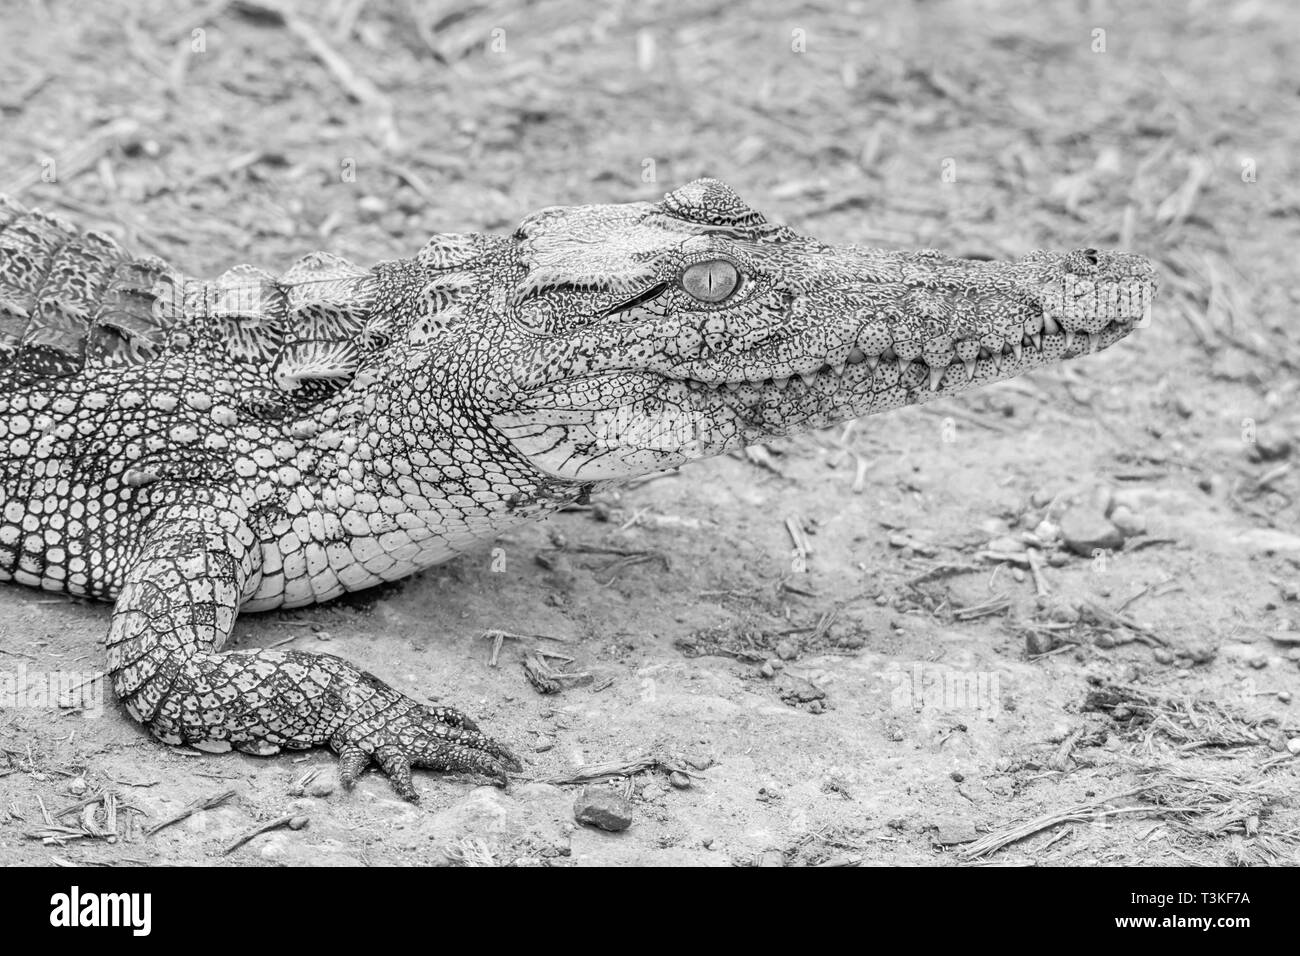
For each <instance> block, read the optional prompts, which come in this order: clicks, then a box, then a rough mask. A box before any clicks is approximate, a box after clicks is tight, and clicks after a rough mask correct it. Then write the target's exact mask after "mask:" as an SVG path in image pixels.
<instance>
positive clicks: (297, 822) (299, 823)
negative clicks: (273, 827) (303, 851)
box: [289, 817, 311, 830]
mask: <svg viewBox="0 0 1300 956" xmlns="http://www.w3.org/2000/svg"><path fill="white" fill-rule="evenodd" d="M309 823H311V818H310V817H294V818H293V819H292V820H290V821H289V829H290V830H304V829H306V828H307V824H309Z"/></svg>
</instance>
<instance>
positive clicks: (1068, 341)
mask: <svg viewBox="0 0 1300 956" xmlns="http://www.w3.org/2000/svg"><path fill="white" fill-rule="evenodd" d="M1073 344H1074V333H1073V332H1071V331H1070V330H1069V329H1066V330H1065V350H1066V351H1067V352H1068V351H1070V346H1072V345H1073Z"/></svg>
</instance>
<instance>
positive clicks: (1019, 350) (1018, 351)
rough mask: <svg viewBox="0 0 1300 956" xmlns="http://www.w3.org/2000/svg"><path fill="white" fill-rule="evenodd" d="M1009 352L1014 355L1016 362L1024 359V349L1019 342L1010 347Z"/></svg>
mask: <svg viewBox="0 0 1300 956" xmlns="http://www.w3.org/2000/svg"><path fill="white" fill-rule="evenodd" d="M1011 351H1012V353H1013V354H1014V355H1015V357H1016V361H1017V362H1019V361H1020V360H1021V358H1023V357H1024V354H1025V347H1024V345H1022V344H1021V343H1020V342H1015V343H1013V344H1012V346H1011Z"/></svg>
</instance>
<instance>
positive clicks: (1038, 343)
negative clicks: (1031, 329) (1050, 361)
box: [1029, 332, 1043, 352]
mask: <svg viewBox="0 0 1300 956" xmlns="http://www.w3.org/2000/svg"><path fill="white" fill-rule="evenodd" d="M1029 337H1030V338H1031V339H1033V340H1034V351H1036V352H1041V351H1042V350H1043V333H1042V332H1035V333H1034V334H1033V335H1031V336H1029Z"/></svg>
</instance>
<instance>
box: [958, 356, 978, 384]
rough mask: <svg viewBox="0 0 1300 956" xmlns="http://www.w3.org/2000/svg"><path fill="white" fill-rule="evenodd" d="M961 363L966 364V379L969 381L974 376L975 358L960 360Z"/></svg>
mask: <svg viewBox="0 0 1300 956" xmlns="http://www.w3.org/2000/svg"><path fill="white" fill-rule="evenodd" d="M961 364H962V365H964V366H966V381H968V382H969V381H970V380H971V379H973V378H974V377H975V360H974V359H971V360H970V361H969V362H962V363H961Z"/></svg>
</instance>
